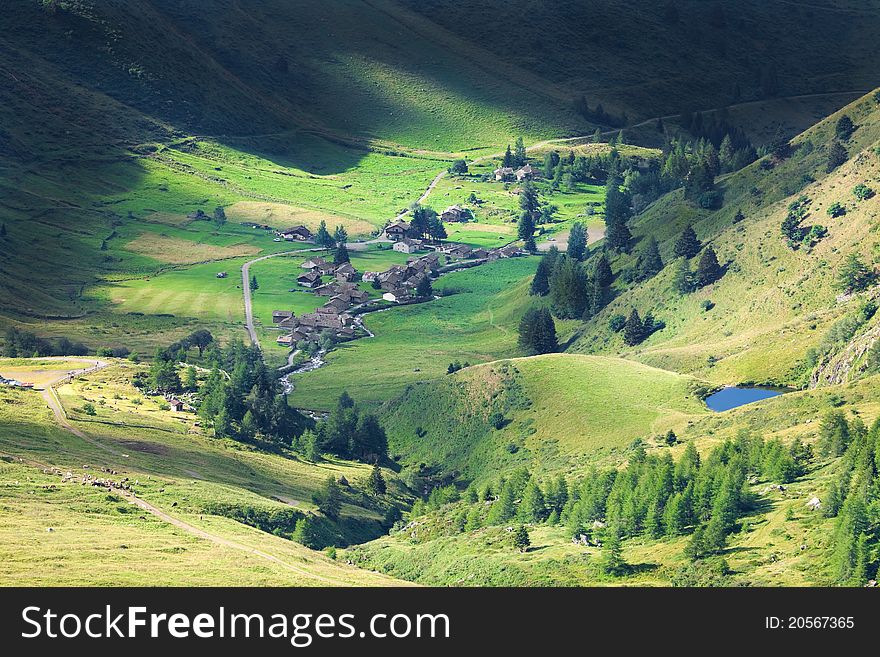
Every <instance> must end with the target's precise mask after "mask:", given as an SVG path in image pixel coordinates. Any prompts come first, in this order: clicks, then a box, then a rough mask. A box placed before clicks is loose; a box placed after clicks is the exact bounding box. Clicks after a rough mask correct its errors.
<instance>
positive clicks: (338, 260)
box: [333, 242, 351, 265]
mask: <svg viewBox="0 0 880 657" xmlns="http://www.w3.org/2000/svg"><path fill="white" fill-rule="evenodd" d="M346 262H351V256H349V254H348V247H346V246H345V242H339V243H338V245H337V246H336V251H334V252H333V264H334V265H342V264H345V263H346Z"/></svg>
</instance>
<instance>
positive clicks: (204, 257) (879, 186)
mask: <svg viewBox="0 0 880 657" xmlns="http://www.w3.org/2000/svg"><path fill="white" fill-rule="evenodd" d="M3 4H4V6H3V7H2V9H0V16H2V29H0V582H2V584H3V585H4V586H29V587H48V586H53V587H66V586H76V587H94V586H99V587H123V586H134V587H152V586H174V587H204V586H220V587H231V586H254V587H294V586H295V587H416V586H420V585H421V586H431V587H440V586H443V587H689V588H696V587H853V588H869V587H875V586H876V585H877V579H878V568H880V313H878V309H880V264H878V263H880V87H878V85H880V52H878V49H877V43H878V34H880V1H878V0H813V1H811V2H790V1H787V0H664V1H663V2H648V1H633V2H623V1H622V0H590V1H586V0H584V1H578V0H557V1H556V2H536V1H534V0H532V1H528V0H508V1H507V2H503V3H502V2H494V1H487V0H481V1H480V2H477V1H475V0H457V1H454V2H453V1H452V0H332V1H327V0H296V1H293V0H252V1H250V2H240V1H239V0H205V1H202V2H197V1H195V0H150V1H148V2H129V1H126V0H10V1H9V2H6V3H3ZM605 593H608V591H607V590H604V589H603V591H602V592H600V593H598V594H597V596H598V599H599V600H601V599H602V598H601V596H602V595H603V594H605ZM595 599H596V598H594V600H595ZM593 604H595V602H594V603H593ZM361 636H363V634H362V635H361Z"/></svg>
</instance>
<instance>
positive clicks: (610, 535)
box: [602, 524, 626, 575]
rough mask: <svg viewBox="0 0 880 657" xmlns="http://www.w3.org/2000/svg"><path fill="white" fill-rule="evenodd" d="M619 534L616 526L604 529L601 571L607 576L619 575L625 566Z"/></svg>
mask: <svg viewBox="0 0 880 657" xmlns="http://www.w3.org/2000/svg"><path fill="white" fill-rule="evenodd" d="M620 534H621V531H620V527H619V526H618V525H616V524H614V525H611V526H609V527H607V528H606V531H605V537H604V542H603V544H602V570H603V571H604V572H605V573H606V574H607V575H619V574H621V573H622V571H623V569H624V567H625V566H626V562H625V561H624V560H623V546H622V545H621V541H620Z"/></svg>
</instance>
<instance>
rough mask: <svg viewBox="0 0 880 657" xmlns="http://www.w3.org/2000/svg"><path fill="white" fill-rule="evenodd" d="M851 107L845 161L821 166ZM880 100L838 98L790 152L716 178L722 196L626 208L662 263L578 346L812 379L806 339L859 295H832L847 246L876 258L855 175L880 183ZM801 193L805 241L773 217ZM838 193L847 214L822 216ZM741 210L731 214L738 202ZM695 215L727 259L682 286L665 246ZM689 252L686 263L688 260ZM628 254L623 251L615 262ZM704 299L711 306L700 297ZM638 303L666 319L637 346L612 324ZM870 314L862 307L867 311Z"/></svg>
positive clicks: (698, 367) (726, 373)
mask: <svg viewBox="0 0 880 657" xmlns="http://www.w3.org/2000/svg"><path fill="white" fill-rule="evenodd" d="M844 114H846V115H848V116H849V117H850V118H851V119H852V120H853V121H854V122H855V123H856V124H857V125H858V128H857V129H856V131H855V132H854V134H853V135H852V136H851V137H850V139H849V140H848V141H847V142H846V143H845V145H846V148H847V150H848V152H849V161H848V162H846V163H845V164H844V165H843V166H841V167H839V168H837V169H836V170H834V171H833V172H832V173H827V172H826V162H827V154H828V149H829V147H830V144H831V142H832V140H833V138H834V125H835V123H836V121H837V119H838V118H839V117H841V116H842V115H844ZM878 139H880V105H878V103H877V101H876V99H875V97H874V95H869V96H866V97H864V98H862V99H860V100H858V101H856V102H855V103H853V104H851V105H849V106H847V107H845V108H844V109H842V110H841V111H840V112H838V113H836V114H834V115H832V116H831V117H829V118H828V119H826V120H825V121H822V122H821V123H819V124H818V125H816V126H815V127H813V128H811V129H810V130H808V131H807V132H805V133H803V134H802V135H800V136H799V137H797V138H796V139H794V140H793V142H792V143H793V146H794V154H793V155H792V156H791V157H789V158H788V159H786V160H784V161H782V162H780V163H778V164H776V165H775V166H774V165H771V164H770V163H769V159H770V158H769V156H768V158H765V159H763V160H761V161H758V162H756V163H754V164H752V165H750V166H749V167H747V168H746V169H744V170H742V171H740V172H737V173H735V174H731V175H729V176H727V177H726V178H723V179H721V181H720V188H721V189H722V190H723V193H724V207H723V208H722V209H720V210H717V211H711V210H701V209H697V208H695V207H694V206H693V204H691V203H689V202H687V201H686V200H685V199H684V198H683V195H682V193H681V191H677V192H673V193H672V194H670V195H667V196H666V197H664V198H662V199H660V200H659V201H657V202H656V203H654V204H653V205H652V206H650V207H648V208H647V209H646V210H645V211H644V212H643V213H642V214H641V215H639V216H638V217H636V218H635V219H633V220H632V224H631V225H632V230H633V233H634V235H635V236H636V238H637V239H638V240H640V239H643V238H645V237H647V236H649V235H650V236H654V237H655V238H656V239H657V240H658V241H659V242H660V248H661V252H662V254H663V257H664V261H665V262H666V263H667V266H666V267H665V269H664V270H663V272H661V274H660V275H658V276H657V277H655V278H653V279H651V280H650V281H648V282H647V283H644V284H639V285H634V286H626V285H624V284H623V283H622V282H620V281H618V283H617V284H616V285H617V288H616V289H617V291H618V293H619V294H618V297H617V298H616V299H615V300H614V301H613V302H612V303H611V304H610V305H609V306H608V307H607V308H606V309H605V310H604V311H603V312H602V313H601V314H599V315H598V316H597V317H596V318H594V319H593V320H591V321H590V322H588V323H587V324H586V326H585V328H584V331H583V334H582V336H581V337H580V338H579V339H578V340H577V341H576V343H575V344H574V345H573V347H572V350H573V351H575V352H584V353H588V352H593V351H596V352H615V353H621V354H626V355H627V356H628V357H633V358H636V359H638V360H641V361H643V362H646V363H649V364H652V365H655V366H658V367H663V368H665V369H672V370H676V371H682V372H689V373H693V374H695V375H697V376H700V377H703V378H706V379H709V380H712V381H715V382H719V383H731V382H738V381H759V382H774V383H779V384H791V385H801V384H804V383H805V382H806V381H807V380H809V376H810V371H809V370H810V368H811V367H812V364H810V363H808V362H806V361H805V358H806V357H807V351H808V350H809V349H810V348H814V347H817V346H820V343H822V342H823V340H824V339H825V336H826V334H827V333H828V331H829V328H830V327H831V326H832V324H833V323H834V322H835V321H836V320H838V319H840V318H841V317H842V316H844V315H846V314H848V313H855V312H856V311H857V309H858V307H859V305H860V304H861V302H862V300H863V299H862V296H863V295H854V296H849V295H848V296H843V297H840V298H838V297H837V295H838V290H837V289H836V288H835V285H836V282H837V277H838V272H839V270H840V267H841V265H842V263H843V262H844V260H845V259H846V257H847V256H848V255H849V254H851V253H858V254H860V255H861V257H862V258H863V260H864V261H865V262H867V263H869V264H870V263H872V262H874V261H875V259H876V252H875V251H876V248H875V245H876V243H877V237H876V220H877V215H878V211H880V202H878V199H877V197H876V196H874V197H872V198H868V199H866V200H858V199H857V198H856V196H855V195H854V193H853V189H854V187H855V186H856V185H857V184H866V185H867V186H869V187H874V188H876V187H877V182H878V180H880V162H878V155H877V152H876V145H877V140H878ZM802 196H803V197H805V198H806V199H807V202H806V205H805V207H806V208H807V211H808V214H807V216H806V218H805V219H804V220H803V221H802V225H803V226H805V227H809V226H811V225H822V226H825V227H826V228H827V229H828V235H827V236H826V237H824V238H823V239H821V240H819V241H818V243H817V244H815V245H814V246H812V247H808V246H801V247H800V248H798V249H796V250H794V249H792V248H790V247H789V246H788V245H787V244H786V241H785V239H784V237H783V235H782V233H781V230H780V226H781V224H782V221H783V219H784V218H785V216H786V214H787V212H788V206H789V205H790V204H791V203H792V202H795V201H797V199H799V198H801V197H802ZM833 203H840V204H841V206H843V207H845V209H846V214H842V215H840V216H830V215H829V213H828V209H829V207H830V206H831V205H832V204H833ZM740 211H741V212H742V213H743V214H744V216H745V219H744V220H742V221H740V222H738V223H735V219H736V215H737V212H740ZM689 223H692V224H693V226H694V228H695V231H696V233H697V235H698V237H699V239H700V240H701V241H702V242H703V244H711V245H712V247H713V248H714V249H715V251H716V252H717V253H718V258H719V261H720V262H721V263H722V264H726V266H727V271H726V273H725V274H724V276H723V277H722V278H721V279H720V280H719V281H717V282H716V283H714V284H712V285H710V286H708V287H705V288H703V289H701V290H700V291H698V292H695V293H692V294H687V295H681V294H679V293H677V292H676V291H675V290H674V289H673V277H674V270H675V263H673V260H674V256H673V254H672V249H673V246H674V243H675V240H676V239H677V237H678V235H679V234H680V232H681V231H682V230H683V229H684V227H685V226H686V225H687V224H689ZM695 262H696V259H695V261H694V263H691V264H692V265H693V264H695ZM631 263H632V256H620V257H618V258H617V260H616V262H615V266H614V269H615V272H616V273H619V272H620V271H621V270H622V269H624V268H626V267H628V266H629V265H630V264H631ZM710 302H711V304H714V306H712V307H711V308H710V309H704V308H706V306H707V305H708V304H709V303H710ZM631 308H636V309H638V310H639V311H640V312H641V313H642V314H643V315H644V313H646V312H653V313H654V315H655V316H656V317H658V318H660V319H662V320H663V321H665V322H666V328H665V329H663V330H662V331H659V332H657V333H655V334H654V335H652V336H651V337H650V338H649V339H648V340H647V341H646V342H644V343H643V344H641V345H639V346H638V347H637V348H627V347H625V346H624V345H623V344H622V341H621V338H620V337H619V336H617V335H615V334H614V333H613V332H612V331H611V330H610V329H609V320H610V318H611V317H612V316H613V315H615V314H618V313H623V314H626V313H628V312H629V309H631ZM869 319H870V318H869Z"/></svg>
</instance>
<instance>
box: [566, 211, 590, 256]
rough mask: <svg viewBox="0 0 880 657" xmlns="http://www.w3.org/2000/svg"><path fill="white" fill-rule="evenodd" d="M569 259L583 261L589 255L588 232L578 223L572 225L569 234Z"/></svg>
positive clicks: (567, 251) (567, 250)
mask: <svg viewBox="0 0 880 657" xmlns="http://www.w3.org/2000/svg"><path fill="white" fill-rule="evenodd" d="M565 252H566V253H567V254H568V257H569V258H574V259H575V260H578V261H581V260H583V259H584V256H585V255H586V253H587V230H586V228H584V225H583V224H582V223H581V222H579V221H576V222H575V223H573V224H572V226H571V230H570V231H569V233H568V247H567V249H566V251H565Z"/></svg>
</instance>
